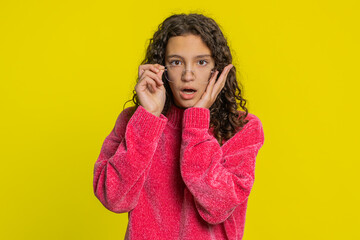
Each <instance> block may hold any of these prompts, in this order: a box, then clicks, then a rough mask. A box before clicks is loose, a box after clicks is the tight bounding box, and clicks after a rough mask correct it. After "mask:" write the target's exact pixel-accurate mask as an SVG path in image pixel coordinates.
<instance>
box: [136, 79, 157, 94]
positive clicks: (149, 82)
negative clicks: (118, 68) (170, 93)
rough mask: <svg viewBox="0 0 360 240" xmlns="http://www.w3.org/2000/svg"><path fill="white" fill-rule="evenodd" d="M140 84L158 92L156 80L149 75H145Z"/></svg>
mask: <svg viewBox="0 0 360 240" xmlns="http://www.w3.org/2000/svg"><path fill="white" fill-rule="evenodd" d="M140 86H144V87H145V88H147V89H148V90H149V91H150V92H151V93H154V92H156V88H157V87H156V83H155V82H154V80H153V79H151V78H149V77H145V78H144V79H143V81H142V82H141V84H140Z"/></svg>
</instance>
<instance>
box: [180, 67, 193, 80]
mask: <svg viewBox="0 0 360 240" xmlns="http://www.w3.org/2000/svg"><path fill="white" fill-rule="evenodd" d="M181 79H182V80H183V81H193V80H194V79H195V74H194V71H193V70H191V69H184V72H183V74H182V78H181Z"/></svg>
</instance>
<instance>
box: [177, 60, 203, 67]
mask: <svg viewBox="0 0 360 240" xmlns="http://www.w3.org/2000/svg"><path fill="white" fill-rule="evenodd" d="M200 61H203V62H205V64H204V65H201V64H200V66H205V65H206V64H208V63H209V62H208V61H207V60H204V59H202V60H199V61H198V62H200ZM174 62H181V61H180V60H172V61H170V64H171V65H173V63H174ZM175 66H177V65H175Z"/></svg>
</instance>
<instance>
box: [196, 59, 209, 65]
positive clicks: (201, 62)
mask: <svg viewBox="0 0 360 240" xmlns="http://www.w3.org/2000/svg"><path fill="white" fill-rule="evenodd" d="M198 63H199V65H200V66H206V65H207V64H208V61H207V60H199V62H198Z"/></svg>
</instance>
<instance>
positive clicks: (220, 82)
mask: <svg viewBox="0 0 360 240" xmlns="http://www.w3.org/2000/svg"><path fill="white" fill-rule="evenodd" d="M232 67H233V65H232V64H229V65H227V66H226V67H225V68H224V70H223V72H222V73H221V75H220V77H219V79H218V81H217V82H216V83H215V86H214V92H213V94H214V95H213V97H217V95H218V94H219V93H220V92H221V90H222V89H223V88H224V86H225V83H226V79H227V75H228V74H229V72H230V69H231V68H232Z"/></svg>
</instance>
